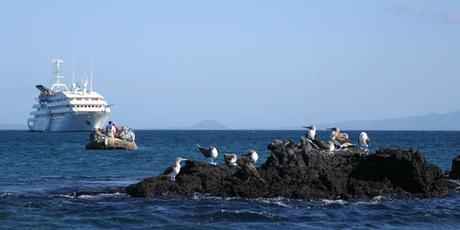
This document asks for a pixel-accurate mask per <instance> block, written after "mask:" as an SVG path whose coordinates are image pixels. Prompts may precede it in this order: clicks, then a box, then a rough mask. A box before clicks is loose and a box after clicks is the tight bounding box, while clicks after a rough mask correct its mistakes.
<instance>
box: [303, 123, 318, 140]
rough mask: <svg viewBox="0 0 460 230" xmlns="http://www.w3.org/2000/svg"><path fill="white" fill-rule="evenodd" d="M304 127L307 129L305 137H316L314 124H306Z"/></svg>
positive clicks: (312, 138) (313, 138)
mask: <svg viewBox="0 0 460 230" xmlns="http://www.w3.org/2000/svg"><path fill="white" fill-rule="evenodd" d="M304 128H306V129H308V131H307V133H306V135H305V136H306V137H307V138H308V139H310V140H315V138H316V127H315V126H314V125H310V126H307V127H304Z"/></svg>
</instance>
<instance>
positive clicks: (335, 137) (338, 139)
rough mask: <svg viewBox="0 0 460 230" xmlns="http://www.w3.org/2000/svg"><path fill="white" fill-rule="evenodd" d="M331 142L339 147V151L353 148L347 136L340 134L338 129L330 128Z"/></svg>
mask: <svg viewBox="0 0 460 230" xmlns="http://www.w3.org/2000/svg"><path fill="white" fill-rule="evenodd" d="M330 130H331V131H332V133H331V141H332V142H333V143H334V144H335V145H337V146H338V147H339V149H342V148H346V147H350V146H353V145H352V144H351V143H350V141H349V138H348V134H346V133H341V132H340V129H339V128H338V127H335V128H331V129H330Z"/></svg>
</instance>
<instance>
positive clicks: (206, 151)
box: [196, 145, 219, 165]
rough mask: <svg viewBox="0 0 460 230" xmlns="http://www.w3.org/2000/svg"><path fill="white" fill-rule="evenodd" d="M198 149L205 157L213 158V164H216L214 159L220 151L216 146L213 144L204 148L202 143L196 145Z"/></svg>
mask: <svg viewBox="0 0 460 230" xmlns="http://www.w3.org/2000/svg"><path fill="white" fill-rule="evenodd" d="M196 147H197V148H198V150H200V152H201V153H202V154H203V156H204V157H205V158H211V162H210V163H211V164H213V165H215V164H216V163H214V159H215V158H217V155H219V152H217V148H216V147H214V146H211V147H209V148H203V147H201V146H200V145H196Z"/></svg>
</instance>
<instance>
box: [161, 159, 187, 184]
mask: <svg viewBox="0 0 460 230" xmlns="http://www.w3.org/2000/svg"><path fill="white" fill-rule="evenodd" d="M186 160H187V159H184V158H181V157H177V158H176V161H175V162H174V165H173V166H172V167H168V168H167V169H165V171H164V172H163V175H166V176H168V177H169V178H170V179H171V181H176V175H177V174H179V172H180V163H181V162H182V161H186Z"/></svg>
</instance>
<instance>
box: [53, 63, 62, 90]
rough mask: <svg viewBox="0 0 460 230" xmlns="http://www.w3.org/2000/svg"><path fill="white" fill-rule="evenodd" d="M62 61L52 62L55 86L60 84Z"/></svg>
mask: <svg viewBox="0 0 460 230" xmlns="http://www.w3.org/2000/svg"><path fill="white" fill-rule="evenodd" d="M63 62H64V61H62V60H61V59H54V60H53V63H54V64H55V65H56V70H55V72H54V77H55V78H56V84H61V78H62V76H61V64H62V63H63Z"/></svg>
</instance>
